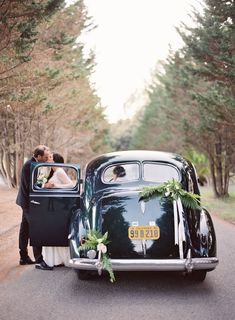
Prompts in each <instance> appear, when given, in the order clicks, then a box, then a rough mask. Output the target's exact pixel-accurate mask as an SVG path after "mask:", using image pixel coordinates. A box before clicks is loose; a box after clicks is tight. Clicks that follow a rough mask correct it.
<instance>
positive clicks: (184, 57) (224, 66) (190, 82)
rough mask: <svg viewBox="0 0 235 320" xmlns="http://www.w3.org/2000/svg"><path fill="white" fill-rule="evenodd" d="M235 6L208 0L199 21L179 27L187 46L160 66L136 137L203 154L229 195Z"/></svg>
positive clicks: (220, 191)
mask: <svg viewBox="0 0 235 320" xmlns="http://www.w3.org/2000/svg"><path fill="white" fill-rule="evenodd" d="M234 12H235V5H234V0H231V1H223V0H222V1H221V0H206V1H205V7H204V10H203V13H202V14H201V13H198V12H197V11H194V12H193V13H192V18H193V19H194V22H195V26H194V27H188V26H186V25H185V24H182V25H181V27H179V28H178V32H179V34H180V35H181V37H182V39H183V40H184V46H183V48H182V49H180V50H178V51H177V52H175V53H170V54H169V57H168V60H167V62H165V63H163V64H162V71H161V72H159V69H158V70H156V72H155V75H154V77H153V81H152V84H151V85H150V86H149V88H148V95H149V102H148V103H147V105H146V108H145V111H144V113H143V115H142V117H141V119H140V124H139V127H138V128H137V130H136V132H135V135H134V137H133V140H132V146H133V147H138V148H146V149H149V148H156V149H162V150H168V151H176V152H181V153H187V150H188V149H194V150H196V151H197V152H198V153H202V154H204V155H205V156H206V157H207V158H208V160H209V166H210V171H211V177H212V181H213V186H214V192H215V194H216V196H218V197H224V196H227V195H228V187H229V178H230V176H231V174H233V173H234V164H235V160H234V159H235V140H234V136H235V125H234V124H235V99H234V98H235V66H234V63H235V60H234V57H235V54H234V53H235V37H234V35H235V28H234V20H235V15H234Z"/></svg>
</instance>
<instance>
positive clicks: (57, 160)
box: [53, 153, 64, 163]
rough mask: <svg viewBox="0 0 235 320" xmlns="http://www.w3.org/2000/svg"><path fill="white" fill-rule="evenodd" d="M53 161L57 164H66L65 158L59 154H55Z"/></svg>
mask: <svg viewBox="0 0 235 320" xmlns="http://www.w3.org/2000/svg"><path fill="white" fill-rule="evenodd" d="M53 160H54V162H55V163H64V158H63V157H62V155H60V154H59V153H53Z"/></svg>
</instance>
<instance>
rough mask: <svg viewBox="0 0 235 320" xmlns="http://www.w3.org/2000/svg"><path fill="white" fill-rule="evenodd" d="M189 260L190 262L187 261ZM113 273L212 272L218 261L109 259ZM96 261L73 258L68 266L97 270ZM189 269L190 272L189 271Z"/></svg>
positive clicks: (207, 259)
mask: <svg viewBox="0 0 235 320" xmlns="http://www.w3.org/2000/svg"><path fill="white" fill-rule="evenodd" d="M189 260H190V261H189ZM110 261H111V263H112V268H113V270H114V271H186V272H190V271H192V270H213V269H215V268H216V266H217V264H218V263H219V260H218V259H217V258H216V257H211V258H210V257H209V258H191V259H190V257H188V258H187V259H161V260H160V259H159V260H157V259H144V260H143V259H139V260H137V259H123V260H122V259H110ZM97 262H98V259H87V258H75V259H70V260H69V266H70V267H72V268H76V269H82V270H97V267H96V264H97ZM189 263H190V267H189ZM189 269H190V270H189Z"/></svg>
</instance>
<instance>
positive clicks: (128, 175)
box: [103, 163, 140, 183]
mask: <svg viewBox="0 0 235 320" xmlns="http://www.w3.org/2000/svg"><path fill="white" fill-rule="evenodd" d="M139 178H140V166H139V164H138V163H128V164H115V165H112V166H109V167H108V168H107V169H106V170H105V171H104V173H103V182H105V183H123V182H130V181H136V180H139Z"/></svg>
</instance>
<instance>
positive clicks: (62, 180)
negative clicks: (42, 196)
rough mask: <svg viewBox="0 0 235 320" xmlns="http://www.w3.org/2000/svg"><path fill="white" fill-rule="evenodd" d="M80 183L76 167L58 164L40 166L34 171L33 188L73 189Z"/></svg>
mask: <svg viewBox="0 0 235 320" xmlns="http://www.w3.org/2000/svg"><path fill="white" fill-rule="evenodd" d="M77 184H78V177H77V171H76V169H75V168H72V167H71V168H70V167H62V166H59V165H58V164H57V165H55V164H53V165H47V166H43V165H42V166H39V167H37V168H36V169H35V170H34V172H33V189H34V190H39V189H46V190H54V189H66V190H73V189H74V188H75V187H76V186H77Z"/></svg>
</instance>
